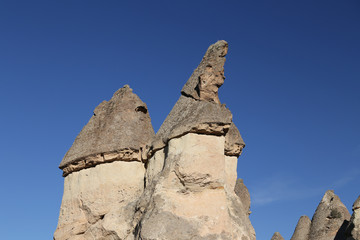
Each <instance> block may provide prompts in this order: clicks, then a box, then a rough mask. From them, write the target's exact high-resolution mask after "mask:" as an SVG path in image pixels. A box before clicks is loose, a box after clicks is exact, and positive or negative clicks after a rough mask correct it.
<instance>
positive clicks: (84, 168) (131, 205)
mask: <svg viewBox="0 0 360 240" xmlns="http://www.w3.org/2000/svg"><path fill="white" fill-rule="evenodd" d="M153 136H154V130H153V128H152V125H151V120H150V116H149V113H148V111H147V107H146V104H145V103H144V102H142V101H141V100H140V98H139V97H138V96H137V95H135V94H134V93H133V92H132V89H131V88H130V87H129V86H128V85H125V86H124V87H123V88H121V89H119V90H118V91H117V92H115V94H114V96H113V97H112V98H111V99H110V100H109V101H104V102H102V103H101V104H100V105H99V106H98V107H96V108H95V110H94V115H93V116H92V117H91V119H90V121H89V122H88V124H87V125H86V126H85V127H84V128H83V129H82V131H81V132H80V134H79V135H78V136H77V138H76V139H75V141H74V143H73V145H72V146H71V148H70V149H69V151H68V152H67V153H66V155H65V157H64V158H63V160H62V162H61V164H60V168H61V169H62V170H63V176H64V177H65V180H64V195H63V199H62V203H61V209H60V216H59V221H58V226H57V228H56V231H55V233H54V240H85V239H103V240H110V239H129V240H130V239H131V237H132V231H133V226H132V219H133V216H134V212H135V205H136V201H137V199H138V198H139V196H140V195H141V194H142V192H143V190H144V175H145V167H144V164H143V163H142V162H141V150H142V146H143V145H145V143H146V142H147V141H150V139H151V138H152V137H153Z"/></svg>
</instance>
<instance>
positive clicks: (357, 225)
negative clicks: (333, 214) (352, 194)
mask: <svg viewBox="0 0 360 240" xmlns="http://www.w3.org/2000/svg"><path fill="white" fill-rule="evenodd" d="M352 210H353V214H352V216H351V219H350V223H349V225H348V227H347V229H346V235H347V238H346V240H360V196H359V197H358V198H357V199H356V201H355V202H354V204H353V207H352Z"/></svg>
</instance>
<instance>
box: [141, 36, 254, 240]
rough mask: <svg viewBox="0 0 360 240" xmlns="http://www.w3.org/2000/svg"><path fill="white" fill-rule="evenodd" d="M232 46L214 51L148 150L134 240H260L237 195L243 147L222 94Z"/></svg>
mask: <svg viewBox="0 0 360 240" xmlns="http://www.w3.org/2000/svg"><path fill="white" fill-rule="evenodd" d="M227 48H228V45H227V43H226V42H225V41H219V42H217V43H215V44H214V45H211V46H210V47H209V49H208V51H207V52H206V54H205V56H204V58H203V60H202V61H201V63H200V65H199V66H198V68H197V69H196V70H195V71H194V73H193V74H192V76H191V77H190V79H189V80H188V82H187V83H186V84H185V86H184V87H183V90H182V92H181V93H182V95H181V96H180V98H179V100H178V101H177V103H176V104H175V106H174V107H173V109H172V110H171V112H170V113H169V115H168V117H167V118H166V119H165V121H164V123H163V124H162V126H161V127H160V129H159V131H158V132H157V133H156V136H155V138H154V140H153V141H152V143H151V144H150V146H149V147H148V153H147V154H146V155H147V157H148V161H147V169H148V171H150V172H147V179H146V181H147V186H146V188H145V191H144V194H143V195H142V197H141V198H140V201H139V203H138V205H137V212H136V214H137V218H136V219H135V222H137V228H136V230H137V231H136V238H137V239H143V240H150V239H159V240H160V239H163V240H171V239H178V240H179V239H184V240H185V239H199V240H200V239H243V240H250V239H255V231H254V229H253V227H252V225H251V223H250V221H249V218H248V211H245V208H246V207H244V204H243V203H242V202H241V200H240V198H239V197H238V196H237V195H236V194H235V192H234V187H235V183H236V179H237V174H236V166H237V157H238V156H239V155H240V154H241V150H242V148H243V147H244V145H245V144H244V142H243V141H242V139H241V137H240V134H239V131H238V130H237V128H236V126H235V125H234V124H233V123H232V114H231V112H230V111H229V110H228V109H227V108H226V107H225V106H224V105H221V104H220V101H219V99H218V96H217V88H218V87H220V85H221V84H222V83H223V80H224V77H223V65H224V62H225V55H226V53H227ZM220 79H221V80H220ZM207 81H209V82H207ZM215 86H216V89H215ZM154 229H157V230H156V231H154ZM160 229H161V230H160Z"/></svg>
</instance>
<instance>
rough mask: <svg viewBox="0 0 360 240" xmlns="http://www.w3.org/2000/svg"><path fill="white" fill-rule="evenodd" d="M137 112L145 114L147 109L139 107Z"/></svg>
mask: <svg viewBox="0 0 360 240" xmlns="http://www.w3.org/2000/svg"><path fill="white" fill-rule="evenodd" d="M135 111H136V112H143V113H147V109H146V107H145V106H138V107H137V108H135Z"/></svg>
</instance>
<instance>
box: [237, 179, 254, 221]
mask: <svg viewBox="0 0 360 240" xmlns="http://www.w3.org/2000/svg"><path fill="white" fill-rule="evenodd" d="M234 191H235V194H236V195H237V196H238V197H239V198H240V200H241V202H242V204H243V206H244V211H245V212H246V213H247V214H248V215H250V213H251V211H250V193H249V190H248V188H247V187H246V186H245V184H244V181H243V179H240V178H239V179H237V180H236V184H235V188H234Z"/></svg>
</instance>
